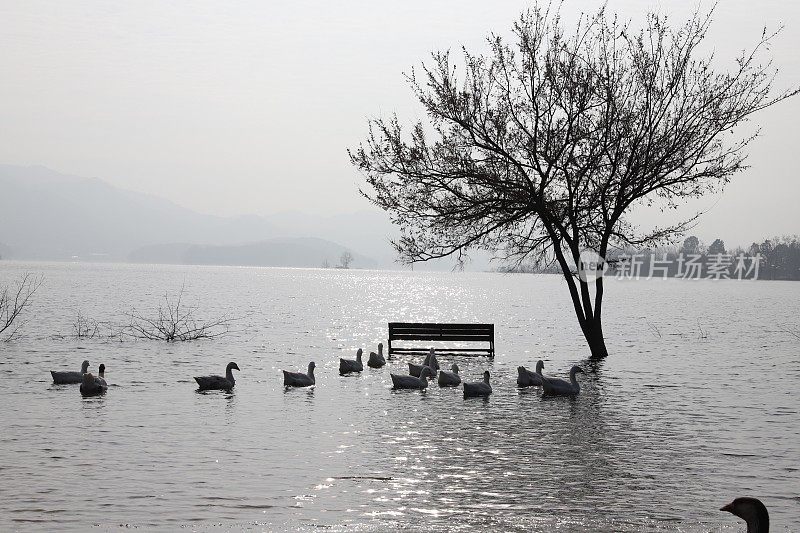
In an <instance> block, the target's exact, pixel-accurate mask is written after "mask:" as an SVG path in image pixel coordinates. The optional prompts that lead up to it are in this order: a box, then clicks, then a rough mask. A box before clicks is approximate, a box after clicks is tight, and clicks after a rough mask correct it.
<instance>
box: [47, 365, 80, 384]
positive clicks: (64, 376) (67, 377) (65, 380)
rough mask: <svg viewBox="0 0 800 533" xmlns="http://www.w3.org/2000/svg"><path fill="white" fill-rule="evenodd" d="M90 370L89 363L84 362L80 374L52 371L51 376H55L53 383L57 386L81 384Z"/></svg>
mask: <svg viewBox="0 0 800 533" xmlns="http://www.w3.org/2000/svg"><path fill="white" fill-rule="evenodd" d="M87 370H89V361H84V362H83V363H81V371H80V372H72V371H69V370H68V371H66V372H56V371H55V370H51V371H50V375H51V376H53V383H55V384H56V385H68V384H72V383H81V382H82V381H83V375H84V374H85V373H86V371H87Z"/></svg>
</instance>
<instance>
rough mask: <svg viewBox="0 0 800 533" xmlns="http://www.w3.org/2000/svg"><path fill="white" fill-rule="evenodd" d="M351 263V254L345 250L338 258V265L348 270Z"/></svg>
mask: <svg viewBox="0 0 800 533" xmlns="http://www.w3.org/2000/svg"><path fill="white" fill-rule="evenodd" d="M352 262H353V254H351V253H350V252H348V251H347V250H345V251H344V252H342V256H341V257H340V258H339V264H340V265H341V267H342V268H350V263H352Z"/></svg>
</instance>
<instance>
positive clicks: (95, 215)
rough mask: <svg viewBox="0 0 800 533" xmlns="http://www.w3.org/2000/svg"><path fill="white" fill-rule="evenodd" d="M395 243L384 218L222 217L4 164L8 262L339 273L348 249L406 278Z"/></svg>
mask: <svg viewBox="0 0 800 533" xmlns="http://www.w3.org/2000/svg"><path fill="white" fill-rule="evenodd" d="M353 195H354V199H355V198H356V192H355V191H354V192H353ZM397 234H398V231H397V228H395V227H394V226H392V224H391V223H390V221H389V218H388V216H387V215H386V213H384V212H382V211H380V210H379V209H377V208H376V209H369V210H361V211H356V212H352V213H344V214H337V215H328V214H324V213H301V212H298V211H287V212H283V213H276V214H271V215H267V216H255V215H244V216H236V217H220V216H214V215H206V214H202V213H198V212H196V211H193V210H191V209H187V208H185V207H181V206H179V205H177V204H175V203H173V202H171V201H169V200H166V199H163V198H159V197H157V196H153V195H149V194H143V193H138V192H133V191H129V190H125V189H121V188H119V187H115V186H113V185H111V184H109V183H107V182H105V181H103V180H101V179H98V178H85V177H80V176H72V175H68V174H62V173H59V172H56V171H53V170H50V169H48V168H45V167H42V166H28V167H23V166H15V165H3V164H0V243H2V244H0V256H1V257H2V258H5V259H33V260H56V261H64V260H82V261H121V262H124V261H128V260H132V261H153V262H159V263H165V262H169V263H184V262H187V261H191V262H193V263H196V264H209V262H211V261H213V262H215V263H218V264H226V265H233V264H240V263H238V262H236V261H245V262H244V263H241V264H246V265H251V264H259V265H274V266H312V267H317V266H320V265H321V263H322V260H318V258H320V257H322V258H324V259H323V260H325V259H327V261H328V262H329V263H330V264H331V265H335V264H337V263H338V262H339V257H340V255H341V249H343V248H346V249H348V250H349V251H350V252H352V253H353V255H354V257H355V261H354V262H353V267H355V268H399V265H398V264H397V263H396V262H395V260H396V253H395V251H394V249H393V248H392V247H391V245H390V244H389V239H390V238H391V237H394V236H397ZM303 239H305V240H303ZM175 243H180V244H175ZM290 243H293V244H290ZM311 248H315V251H313V252H312V251H311V250H310V249H311ZM278 249H282V250H283V252H280V253H279V252H278V251H277V250H278ZM337 250H339V252H336V251H337ZM281 253H284V254H286V253H290V254H297V255H296V256H295V257H294V258H291V257H287V256H281ZM226 254H230V255H226ZM145 257H147V258H149V259H145ZM234 257H236V258H237V259H236V260H235V261H234V259H233V258H234ZM212 258H214V259H212ZM312 258H313V259H312ZM473 258H474V261H473V262H472V263H471V264H469V265H468V267H467V269H468V270H485V269H487V268H489V266H490V265H489V263H488V255H487V254H481V253H476V254H473ZM267 261H269V262H267ZM308 261H310V262H308ZM453 263H454V262H453V260H450V259H441V260H437V261H432V262H429V263H425V264H420V265H418V266H417V267H416V268H418V269H419V270H450V269H451V268H453Z"/></svg>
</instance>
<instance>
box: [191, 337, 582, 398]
mask: <svg viewBox="0 0 800 533" xmlns="http://www.w3.org/2000/svg"><path fill="white" fill-rule="evenodd" d="M363 356H364V351H363V350H362V349H361V348H359V349H358V351H357V352H356V358H355V359H339V374H341V375H346V374H352V373H354V372H363V371H364V361H363ZM231 365H234V367H235V363H230V364H228V368H227V374H226V377H225V378H222V376H208V377H205V378H195V379H196V380H197V383H198V384H199V385H200V388H201V389H209V388H223V387H224V386H227V385H230V387H233V383H234V381H233V376H231V374H230V369H231V368H232V367H231ZM385 365H386V357H384V355H383V343H380V344H378V351H377V353H376V352H371V353H370V354H369V359H368V360H367V366H368V367H370V368H382V367H383V366H385ZM315 366H316V365H315V364H314V362H313V361H312V362H311V363H309V364H308V372H306V373H303V372H289V371H288V370H284V371H283V385H284V386H285V387H311V386H313V385H316V383H317V381H316V377H315V376H314V368H315ZM235 368H237V369H238V367H235ZM543 368H544V363H543V362H542V361H538V362H537V363H536V371H535V372H531V371H530V370H527V369H526V368H525V367H524V366H520V367H518V368H517V372H518V373H519V376H518V377H517V385H518V386H520V387H532V386H536V387H541V388H542V393H543V394H544V395H546V396H577V395H578V393H580V391H581V387H580V384H579V383H578V381H577V380H576V379H575V375H576V374H578V373H583V370H581V368H580V367H578V366H573V367H572V370H570V373H569V381H566V380H563V379H559V378H555V377H550V376H544V375H543V374H542V369H543ZM389 376H390V377H391V378H392V388H393V389H418V390H422V389H425V388H427V387H428V381H432V380H434V379H435V380H437V382H438V384H439V386H440V387H458V386H459V385H461V384H462V381H461V375H460V374H459V368H458V365H457V364H455V363H453V366H452V367H451V368H450V370H449V371H448V370H443V369H442V368H441V367H440V366H439V361H438V360H437V358H436V350H435V349H433V348H431V349H430V352H428V355H426V356H425V360H424V361H423V362H422V364H416V363H408V374H394V373H389ZM489 378H490V376H489V371H488V370H487V371H485V372H484V373H483V380H482V381H476V382H474V383H467V382H464V383H463V385H464V398H476V397H484V398H485V397H488V396H489V395H490V394H492V384H491V383H490V382H489ZM201 379H202V380H203V383H201ZM212 384H213V385H219V387H211V386H210V385H212Z"/></svg>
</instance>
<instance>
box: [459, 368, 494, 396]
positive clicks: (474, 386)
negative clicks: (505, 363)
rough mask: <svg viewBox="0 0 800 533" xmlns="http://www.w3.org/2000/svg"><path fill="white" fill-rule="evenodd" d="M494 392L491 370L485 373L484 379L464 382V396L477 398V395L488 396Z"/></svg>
mask: <svg viewBox="0 0 800 533" xmlns="http://www.w3.org/2000/svg"><path fill="white" fill-rule="evenodd" d="M491 393H492V386H491V385H489V371H488V370H487V371H485V372H484V373H483V381H478V382H476V383H464V398H475V397H476V396H483V397H484V398H485V397H488V396H489V395H490V394H491Z"/></svg>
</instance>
